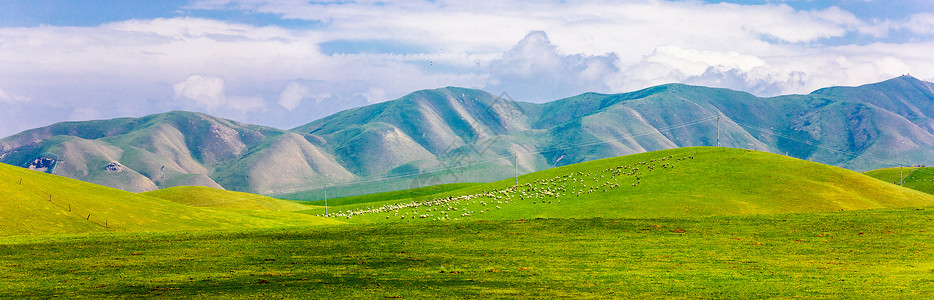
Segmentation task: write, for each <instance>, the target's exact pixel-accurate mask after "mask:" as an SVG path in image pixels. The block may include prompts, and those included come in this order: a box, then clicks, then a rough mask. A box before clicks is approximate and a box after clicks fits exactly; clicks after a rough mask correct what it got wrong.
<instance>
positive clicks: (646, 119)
mask: <svg viewBox="0 0 934 300" xmlns="http://www.w3.org/2000/svg"><path fill="white" fill-rule="evenodd" d="M716 145H722V146H726V147H735V148H748V149H756V150H761V151H768V152H773V153H778V154H784V155H788V156H792V157H796V158H801V159H807V160H812V161H816V162H821V163H826V164H831V165H836V166H840V167H844V168H848V169H852V170H857V171H865V170H870V169H876V168H881V167H891V166H896V165H908V164H911V165H918V164H927V163H928V162H930V161H931V158H932V157H934V147H932V146H934V83H930V82H925V81H921V80H918V79H916V78H913V77H910V76H901V77H897V78H893V79H890V80H887V81H883V82H879V83H874V84H868V85H863V86H858V87H829V88H824V89H820V90H817V91H814V92H812V93H810V94H807V95H783V96H777V97H767V98H763V97H756V96H754V95H752V94H749V93H745V92H740V91H733V90H728V89H720V88H709V87H701V86H690V85H683V84H666V85H660V86H655V87H650V88H646V89H643V90H639V91H635V92H630V93H621V94H597V93H585V94H581V95H578V96H574V97H569V98H565V99H560V100H555V101H551V102H547V103H541V104H537V103H527V102H521V101H513V100H512V99H510V98H509V96H508V95H507V94H501V95H499V96H497V95H494V94H491V93H488V92H485V91H481V90H476V89H466V88H458V87H447V88H440V89H433V90H422V91H416V92H413V93H411V94H409V95H406V96H404V97H402V98H399V99H396V100H391V101H387V102H382V103H378V104H373V105H369V106H364V107H359V108H354V109H349V110H345V111H342V112H338V113H336V114H333V115H331V116H328V117H325V118H322V119H318V120H315V121H313V122H311V123H308V124H305V125H302V126H299V127H297V128H294V129H291V130H281V129H276V128H271V127H265V126H259V125H249V124H243V123H240V122H236V121H232V120H227V119H222V118H217V117H213V116H210V115H206V114H202V113H193V112H183V111H173V112H168V113H163V114H156V115H150V116H145V117H141V118H119V119H111V120H97V121H82V122H63V123H58V124H54V125H51V126H47V127H42V128H37V129H32V130H27V131H24V132H21V133H18V134H16V135H13V136H10V137H7V138H4V139H2V140H0V162H3V163H7V164H11V165H16V166H20V167H25V168H32V169H37V170H43V171H46V172H50V173H54V174H58V175H62V176H66V177H71V178H75V179H79V180H84V181H88V182H92V183H97V184H101V185H106V186H110V187H115V188H120V189H124V190H127V191H133V192H142V191H150V190H155V189H158V188H164V187H171V186H181V185H201V186H210V187H216V188H225V189H229V190H236V191H247V192H254V193H262V194H287V193H295V192H299V191H302V190H307V189H313V188H317V187H322V186H324V185H327V184H331V185H340V184H346V183H353V182H376V181H379V180H387V178H388V179H389V180H409V181H412V182H413V184H415V182H417V184H418V185H424V184H434V183H445V182H453V181H461V182H464V181H474V182H475V181H492V180H497V179H502V178H506V177H509V176H513V174H515V173H528V172H533V171H537V170H542V169H547V168H550V167H553V166H562V165H568V164H573V163H578V162H583V161H590V160H595V159H600V158H606V157H614V156H620V155H626V154H633V153H639V152H645V151H653V150H662V149H669V148H677V147H687V146H716ZM516 162H517V163H516Z"/></svg>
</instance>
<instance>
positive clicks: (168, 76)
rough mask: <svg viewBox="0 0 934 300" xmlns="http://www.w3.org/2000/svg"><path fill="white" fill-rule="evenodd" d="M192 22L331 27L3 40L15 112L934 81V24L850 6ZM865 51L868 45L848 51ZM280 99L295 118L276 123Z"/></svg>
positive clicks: (1, 71)
mask: <svg viewBox="0 0 934 300" xmlns="http://www.w3.org/2000/svg"><path fill="white" fill-rule="evenodd" d="M767 2H772V3H778V2H776V1H767ZM192 7H195V8H200V9H219V10H229V9H242V10H246V11H247V12H246V13H272V14H278V15H280V16H282V17H283V18H289V19H303V20H316V21H320V23H317V24H316V25H314V26H308V27H304V28H297V29H295V28H282V27H277V26H253V25H246V24H238V23H232V22H226V21H219V20H209V19H203V18H190V17H188V18H186V17H180V18H160V19H152V20H128V21H123V22H116V23H111V24H104V25H101V26H96V27H56V26H40V27H32V28H0V66H3V67H2V68H0V82H3V85H4V86H3V88H4V90H2V91H0V104H9V103H13V104H17V103H25V102H26V101H29V103H30V105H33V106H37V107H41V106H45V107H55V108H62V109H63V110H67V111H71V110H72V108H74V107H89V106H93V107H94V108H95V109H97V110H99V111H102V112H103V113H104V115H103V116H104V117H108V116H110V115H111V114H116V113H112V112H110V110H109V108H111V107H123V108H122V109H123V110H121V111H120V112H119V114H120V115H141V114H145V113H154V112H159V111H164V110H168V109H177V108H182V109H192V108H197V109H204V110H207V111H208V112H225V113H227V114H229V115H230V114H239V115H249V116H250V117H252V118H254V119H251V120H253V121H254V122H259V123H263V124H272V125H277V126H296V125H300V124H302V123H304V122H308V121H311V120H308V119H305V118H308V116H307V114H308V113H309V112H314V114H315V116H321V115H323V114H327V113H333V112H336V110H337V109H344V108H348V107H347V105H351V104H349V103H352V104H353V105H360V104H366V103H376V102H381V101H386V100H390V99H394V98H397V97H400V96H403V95H405V94H407V93H409V92H412V91H414V90H418V89H426V88H437V87H442V86H464V87H472V88H482V89H486V90H488V91H490V92H493V93H499V92H503V91H507V92H509V93H510V94H511V95H512V96H513V97H515V98H516V99H518V100H536V101H542V100H551V99H556V98H560V97H563V96H568V95H573V94H577V93H582V92H587V91H598V92H626V91H632V90H635V89H640V88H645V87H648V86H651V85H655V84H662V83H668V82H685V83H692V84H707V85H714V86H721V87H729V88H733V89H739V90H745V91H750V92H753V93H756V94H759V95H774V94H779V93H807V92H810V91H811V90H813V89H816V88H820V87H824V86H828V85H856V84H864V83H869V82H874V81H879V80H884V79H887V78H890V77H891V76H897V75H900V74H903V73H908V72H910V73H911V74H912V75H914V76H916V77H919V78H922V79H926V80H934V58H932V57H931V55H930V53H934V42H932V41H934V37H932V35H934V21H931V20H934V14H932V12H931V11H918V13H917V14H916V15H914V16H911V17H909V18H906V19H904V20H901V19H899V20H889V19H880V20H875V19H872V20H869V19H865V18H861V17H858V16H856V15H854V14H853V13H851V12H848V11H846V10H843V9H840V8H836V7H830V8H827V9H820V10H795V9H793V8H791V7H790V6H788V5H784V4H778V5H774V4H768V5H737V4H729V3H717V4H709V3H705V2H704V1H657V0H632V1H608V0H590V1H581V2H572V1H534V2H532V1H529V2H522V1H494V0H478V1H450V0H439V1H395V0H389V1H369V0H367V1H312V2H310V1H262V0H242V1H235V0H231V1H228V0H210V1H199V2H197V3H194V4H192ZM530 32H532V34H530ZM906 35H907V36H908V37H903V36H906ZM854 36H855V37H857V38H858V39H856V40H858V41H859V43H855V42H854V43H851V44H847V42H849V41H850V40H851V38H852V37H854ZM883 37H888V38H883ZM877 38H878V39H879V41H876V39H877ZM387 39H389V40H391V41H392V42H394V43H398V44H399V45H403V46H404V47H401V48H403V49H410V48H411V49H422V50H420V51H414V52H412V53H404V51H402V52H403V53H380V52H379V51H376V52H375V53H374V52H366V51H358V52H354V51H345V52H347V53H336V54H333V55H330V54H329V53H330V52H328V53H322V50H321V49H322V44H323V43H326V42H334V41H350V42H357V43H364V44H365V41H378V40H387ZM361 41H364V42H361ZM882 41H886V42H882ZM350 44H352V43H350ZM351 50H352V49H351ZM338 52H339V51H338ZM387 52H391V51H387ZM192 74H211V75H192ZM13 92H15V93H16V94H14V93H13ZM22 95H28V97H25V96H22ZM173 98H174V99H175V100H177V101H164V99H173ZM264 99H275V100H273V101H276V102H277V103H278V105H276V104H273V105H270V107H268V108H267V107H266V105H265V104H264ZM311 100H314V101H311ZM89 103H92V104H93V105H91V104H89ZM271 104H272V103H271ZM105 108H107V109H105ZM134 109H135V111H134ZM246 112H250V114H246ZM284 116H289V117H284ZM4 121H6V120H4ZM49 123H51V121H50V122H49ZM0 128H12V127H11V126H8V125H6V124H3V123H2V122H0Z"/></svg>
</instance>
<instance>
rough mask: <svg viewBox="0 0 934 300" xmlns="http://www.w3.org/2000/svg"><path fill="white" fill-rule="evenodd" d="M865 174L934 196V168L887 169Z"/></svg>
mask: <svg viewBox="0 0 934 300" xmlns="http://www.w3.org/2000/svg"><path fill="white" fill-rule="evenodd" d="M865 174H866V175H868V176H870V177H873V178H876V179H879V180H882V181H886V182H891V183H893V184H901V185H902V186H904V187H907V188H910V189H914V190H918V191H922V192H925V193H928V194H934V168H928V167H912V168H886V169H879V170H873V171H869V172H866V173H865Z"/></svg>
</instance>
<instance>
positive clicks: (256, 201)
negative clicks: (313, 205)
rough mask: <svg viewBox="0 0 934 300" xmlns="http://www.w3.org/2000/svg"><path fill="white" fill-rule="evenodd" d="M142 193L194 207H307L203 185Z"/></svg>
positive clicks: (266, 208)
mask: <svg viewBox="0 0 934 300" xmlns="http://www.w3.org/2000/svg"><path fill="white" fill-rule="evenodd" d="M142 195H145V196H150V197H155V198H159V199H164V200H169V201H172V202H176V203H181V204H185V205H189V206H194V207H204V208H216V209H227V210H270V211H296V210H304V209H308V206H306V205H302V204H298V203H295V202H292V201H288V200H282V199H276V198H271V197H267V196H262V195H256V194H250V193H243V192H234V191H225V190H219V189H215V188H210V187H203V186H177V187H170V188H165V189H161V190H157V191H152V192H146V193H142Z"/></svg>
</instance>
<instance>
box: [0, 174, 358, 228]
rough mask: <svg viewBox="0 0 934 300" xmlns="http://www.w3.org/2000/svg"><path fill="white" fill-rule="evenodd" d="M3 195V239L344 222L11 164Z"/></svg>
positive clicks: (0, 178)
mask: <svg viewBox="0 0 934 300" xmlns="http://www.w3.org/2000/svg"><path fill="white" fill-rule="evenodd" d="M0 194H2V196H0V197H2V199H3V202H4V203H3V205H0V216H2V218H0V236H3V235H22V234H55V233H87V232H97V231H115V232H117V231H177V230H208V229H209V230H218V229H228V230H234V229H243V228H262V227H276V226H285V225H289V226H291V225H312V224H337V223H340V222H339V221H336V220H329V219H325V218H320V217H315V216H311V215H308V214H299V213H293V214H294V215H296V216H297V217H294V218H292V221H299V219H301V220H304V221H301V222H298V223H295V224H287V223H284V222H281V221H278V220H275V219H271V218H267V217H258V216H255V215H250V214H245V213H237V212H232V211H223V210H218V209H208V208H204V207H195V206H190V205H185V204H182V203H176V202H173V201H168V200H163V199H159V198H156V197H150V196H147V195H143V194H134V193H130V192H126V191H122V190H117V189H113V188H108V187H104V186H100V185H95V184H90V183H86V182H82V181H78V180H74V179H69V178H65V177H61V176H56V175H51V174H46V173H42V172H36V171H32V170H27V169H23V168H19V167H14V166H10V165H7V164H0ZM218 199H228V198H218ZM289 204H290V205H293V206H296V205H295V204H294V203H289Z"/></svg>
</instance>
